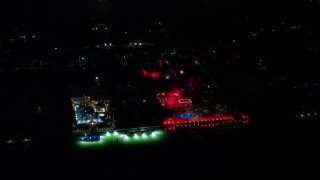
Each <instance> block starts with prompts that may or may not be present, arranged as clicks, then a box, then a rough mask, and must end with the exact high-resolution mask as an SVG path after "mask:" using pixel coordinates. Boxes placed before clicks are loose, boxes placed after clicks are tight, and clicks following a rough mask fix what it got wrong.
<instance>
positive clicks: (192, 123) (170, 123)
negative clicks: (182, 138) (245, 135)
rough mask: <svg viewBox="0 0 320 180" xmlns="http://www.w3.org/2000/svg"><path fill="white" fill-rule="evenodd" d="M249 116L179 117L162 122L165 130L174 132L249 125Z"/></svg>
mask: <svg viewBox="0 0 320 180" xmlns="http://www.w3.org/2000/svg"><path fill="white" fill-rule="evenodd" d="M249 122H250V120H249V116H248V115H241V116H240V117H239V119H236V118H235V117H234V116H233V115H221V116H212V117H205V118H202V117H196V118H190V119H183V118H179V117H171V118H166V119H164V121H163V125H164V128H165V130H169V131H175V130H179V129H213V128H217V127H241V126H244V125H246V124H249Z"/></svg>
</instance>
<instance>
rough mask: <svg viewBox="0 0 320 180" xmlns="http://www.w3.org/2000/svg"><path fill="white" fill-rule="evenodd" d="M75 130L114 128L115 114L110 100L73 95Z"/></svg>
mask: <svg viewBox="0 0 320 180" xmlns="http://www.w3.org/2000/svg"><path fill="white" fill-rule="evenodd" d="M71 102H72V106H73V111H74V127H75V128H76V130H75V132H77V131H81V130H93V129H94V130H99V129H101V130H103V129H104V130H105V129H114V128H115V120H114V115H113V113H112V112H111V111H110V108H109V100H106V99H97V100H92V99H91V98H90V96H83V97H72V98H71Z"/></svg>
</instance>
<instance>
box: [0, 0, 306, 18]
mask: <svg viewBox="0 0 320 180" xmlns="http://www.w3.org/2000/svg"><path fill="white" fill-rule="evenodd" d="M293 1H294V0H285V1H281V2H278V1H276V0H271V1H264V2H260V1H259V2H256V1H253V0H229V1H225V0H215V1H210V0H190V1H182V0H176V1H170V0H152V1H148V0H135V1H130V0H70V1H68V2H65V1H62V0H55V1H41V0H28V1H26V0H5V1H1V2H0V3H1V6H0V8H1V9H0V10H1V17H2V21H4V20H5V21H9V22H12V21H17V22H18V21H33V22H42V21H46V20H50V19H58V18H62V19H63V18H81V17H99V18H106V19H108V20H109V21H116V22H118V23H122V22H125V23H128V22H137V23H138V22H143V21H148V20H150V19H151V20H152V19H160V20H163V21H168V22H183V23H185V22H196V21H199V20H203V21H209V20H213V21H219V20H220V21H221V20H222V21H223V20H228V19H229V18H241V17H245V16H247V15H250V16H253V17H262V18H265V19H268V18H274V17H276V18H278V17H279V16H283V15H290V16H291V15H296V16H303V15H306V14H303V13H304V12H303V7H302V6H300V5H299V2H300V1H298V0H295V2H296V3H295V5H293V4H294V3H292V2H293ZM297 8H299V9H300V11H296V9H297Z"/></svg>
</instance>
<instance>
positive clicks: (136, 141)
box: [75, 130, 164, 149]
mask: <svg viewBox="0 0 320 180" xmlns="http://www.w3.org/2000/svg"><path fill="white" fill-rule="evenodd" d="M163 137H164V130H157V131H154V132H152V133H151V134H146V133H143V134H142V135H141V137H140V136H139V135H138V134H134V136H133V138H130V137H129V136H128V135H126V134H122V133H119V132H116V131H114V133H109V132H106V133H105V134H103V135H101V136H100V141H93V142H86V141H80V139H79V137H75V138H76V139H75V142H76V146H77V147H80V148H89V149H90V148H108V147H112V146H127V145H130V146H131V145H147V144H154V143H161V142H163V141H164V138H163Z"/></svg>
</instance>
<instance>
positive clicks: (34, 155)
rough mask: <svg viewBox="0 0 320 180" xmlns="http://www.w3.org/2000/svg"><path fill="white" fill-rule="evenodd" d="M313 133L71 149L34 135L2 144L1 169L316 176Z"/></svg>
mask: <svg viewBox="0 0 320 180" xmlns="http://www.w3.org/2000/svg"><path fill="white" fill-rule="evenodd" d="M288 128H289V127H288ZM318 135H319V132H318V131H317V130H316V128H310V126H301V127H300V126H291V129H286V130H284V129H255V128H253V129H252V128H249V129H232V130H217V131H214V132H199V133H183V134H179V135H176V136H171V137H170V138H168V139H166V141H165V142H163V143H162V142H161V143H158V144H150V145H137V146H131V147H126V148H124V147H119V146H110V147H108V146H106V147H105V148H101V149H79V148H75V146H73V143H74V142H73V140H74V139H73V138H71V137H70V139H68V138H65V139H63V140H52V139H49V138H48V139H38V140H37V141H35V142H33V143H32V144H31V146H30V147H29V148H19V149H14V148H13V149H10V148H7V147H6V151H3V153H2V156H1V159H2V160H4V161H2V162H3V163H4V164H5V170H8V172H9V171H12V172H16V171H19V172H23V173H26V174H28V177H36V176H37V174H38V173H39V171H41V172H46V173H49V174H52V175H54V176H55V175H58V174H62V173H66V174H68V175H72V176H74V177H83V176H89V177H97V178H105V177H110V178H124V177H131V178H134V177H140V178H145V177H153V178H154V177H162V178H166V177H180V178H190V177H197V178H201V179H202V178H205V179H206V178H222V179H229V178H250V179H251V178H253V179H255V178H258V179H263V178H272V179H278V178H279V179H281V178H285V179H308V178H316V177H319V176H318V174H317V171H316V170H317V166H316V163H317V161H318V160H319V155H318V152H319V148H318V146H317V139H318V138H317V136H318ZM2 170H3V169H2ZM18 175H19V174H18Z"/></svg>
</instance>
